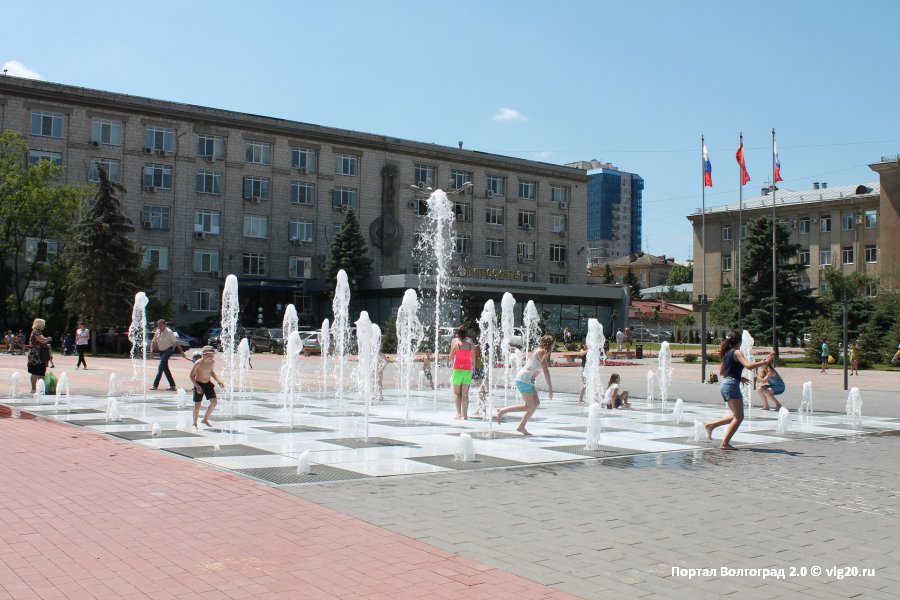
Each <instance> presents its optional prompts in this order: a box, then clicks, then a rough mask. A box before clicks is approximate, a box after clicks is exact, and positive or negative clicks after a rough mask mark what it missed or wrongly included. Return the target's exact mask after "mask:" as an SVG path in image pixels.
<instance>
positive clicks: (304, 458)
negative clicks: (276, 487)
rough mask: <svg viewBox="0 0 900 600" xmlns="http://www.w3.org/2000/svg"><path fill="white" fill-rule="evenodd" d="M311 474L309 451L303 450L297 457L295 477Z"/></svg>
mask: <svg viewBox="0 0 900 600" xmlns="http://www.w3.org/2000/svg"><path fill="white" fill-rule="evenodd" d="M311 473H312V468H311V466H310V464H309V450H304V451H303V453H302V454H300V456H298V457H297V475H309V474H311Z"/></svg>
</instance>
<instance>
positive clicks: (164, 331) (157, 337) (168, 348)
mask: <svg viewBox="0 0 900 600" xmlns="http://www.w3.org/2000/svg"><path fill="white" fill-rule="evenodd" d="M156 324H157V325H158V326H159V329H157V330H156V333H155V334H153V340H152V341H151V342H150V350H151V352H152V351H156V352H159V367H158V368H157V370H156V379H154V380H153V387H151V388H150V389H151V390H155V389H157V388H158V387H159V380H160V379H162V376H163V375H165V376H166V380H168V382H169V391H170V392H174V391H175V389H176V388H175V379H174V378H173V377H172V372H171V371H169V358H170V357H171V356H172V355H173V354H174V353H175V350H176V349H177V350H178V352H180V353H181V356H183V357H184V358H185V359H186V360H190V359H189V358H188V357H187V356H185V355H184V350H183V349H182V348H181V344H179V343H178V338H177V337H175V332H173V331H172V330H171V329H169V328H168V327H166V321H165V320H164V319H160V320H159V321H157V322H156Z"/></svg>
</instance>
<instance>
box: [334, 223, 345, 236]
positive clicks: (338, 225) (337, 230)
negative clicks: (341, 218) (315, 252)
mask: <svg viewBox="0 0 900 600" xmlns="http://www.w3.org/2000/svg"><path fill="white" fill-rule="evenodd" d="M343 226H344V225H343V223H332V224H331V233H332V234H334V235H337V234H339V233H340V232H341V228H342V227H343Z"/></svg>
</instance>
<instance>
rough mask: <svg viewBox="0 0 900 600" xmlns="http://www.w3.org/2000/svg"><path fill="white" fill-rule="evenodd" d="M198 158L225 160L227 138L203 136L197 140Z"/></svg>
mask: <svg viewBox="0 0 900 600" xmlns="http://www.w3.org/2000/svg"><path fill="white" fill-rule="evenodd" d="M197 156H205V157H207V158H214V159H216V160H225V138H223V137H222V136H220V135H207V134H203V135H200V136H199V137H198V138H197Z"/></svg>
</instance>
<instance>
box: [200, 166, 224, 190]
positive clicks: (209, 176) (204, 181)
mask: <svg viewBox="0 0 900 600" xmlns="http://www.w3.org/2000/svg"><path fill="white" fill-rule="evenodd" d="M197 192H199V193H201V194H221V193H222V173H220V172H218V171H197Z"/></svg>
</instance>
